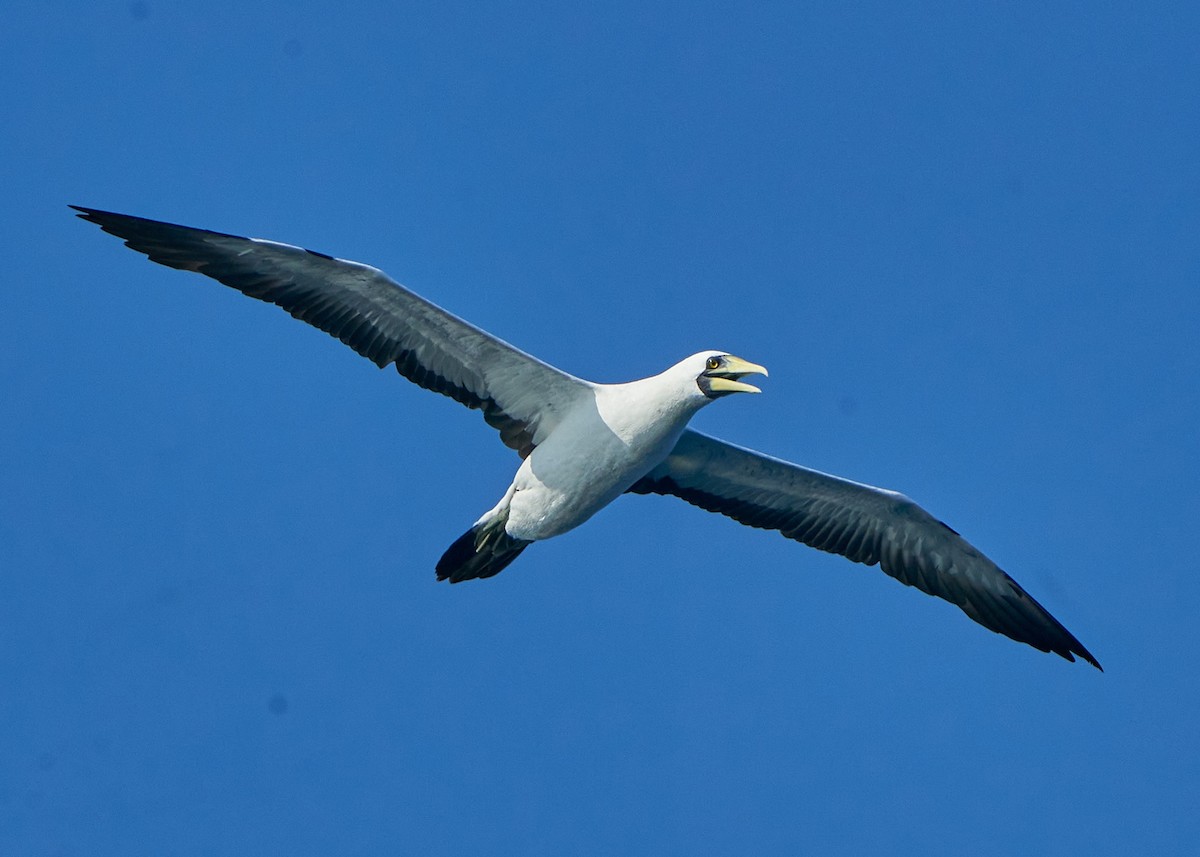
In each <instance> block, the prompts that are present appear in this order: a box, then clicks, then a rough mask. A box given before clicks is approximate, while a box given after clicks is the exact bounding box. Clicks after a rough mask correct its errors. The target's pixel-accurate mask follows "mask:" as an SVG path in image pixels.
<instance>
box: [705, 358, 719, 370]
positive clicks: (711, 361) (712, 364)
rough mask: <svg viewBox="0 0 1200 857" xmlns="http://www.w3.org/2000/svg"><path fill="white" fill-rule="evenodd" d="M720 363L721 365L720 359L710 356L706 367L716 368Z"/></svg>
mask: <svg viewBox="0 0 1200 857" xmlns="http://www.w3.org/2000/svg"><path fill="white" fill-rule="evenodd" d="M720 365H721V361H720V360H718V359H717V358H716V357H710V358H708V368H709V369H716V368H718V367H719V366H720Z"/></svg>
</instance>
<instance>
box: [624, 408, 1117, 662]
mask: <svg viewBox="0 0 1200 857" xmlns="http://www.w3.org/2000/svg"><path fill="white" fill-rule="evenodd" d="M629 490H630V491H632V492H634V493H637V494H673V495H675V496H676V497H681V498H683V499H684V500H687V501H688V502H689V503H692V504H694V505H696V506H699V507H700V508H702V509H707V510H708V511H710V512H719V513H721V514H722V515H727V516H729V517H730V518H733V519H734V520H736V521H739V522H740V523H743V524H746V525H748V526H751V527H762V528H764V529H770V530H778V531H779V532H780V533H782V534H783V535H785V536H787V537H788V538H789V539H794V540H796V541H798V542H803V543H804V544H806V545H810V546H812V547H815V548H819V549H820V550H823V551H829V552H830V553H837V554H841V555H842V556H845V557H847V558H849V559H851V560H853V561H855V562H861V563H864V564H865V565H874V564H875V563H879V566H880V568H882V569H883V570H884V571H885V572H887V573H888V574H890V575H891V576H892V577H894V578H896V579H897V580H899V581H900V582H901V583H904V584H907V585H909V586H915V587H917V588H918V589H920V590H921V591H922V592H927V593H929V594H930V595H936V596H937V597H939V598H944V599H945V600H946V601H949V602H951V603H952V604H956V605H958V606H959V607H960V608H961V609H962V611H963V612H964V613H966V614H967V615H968V616H970V617H971V618H972V619H974V620H975V621H976V622H978V623H979V624H981V625H983V626H984V627H985V628H989V629H991V630H992V631H995V632H997V633H1000V634H1004V635H1005V636H1007V637H1011V638H1012V639H1014V640H1017V641H1018V642H1021V643H1028V644H1029V645H1031V646H1033V647H1034V648H1036V649H1040V650H1041V651H1043V652H1054V653H1055V654H1058V655H1061V656H1062V657H1064V658H1066V659H1067V660H1069V661H1073V660H1075V658H1074V655H1079V656H1080V657H1081V658H1083V659H1084V660H1086V661H1087V662H1088V663H1090V664H1092V665H1093V666H1095V667H1097V668H1099V667H1100V664H1099V663H1098V662H1097V661H1096V659H1095V658H1094V657H1092V654H1091V652H1089V651H1088V650H1087V649H1085V648H1084V647H1083V644H1082V643H1080V642H1079V641H1078V640H1077V639H1075V637H1074V636H1073V635H1072V634H1071V632H1070V631H1068V630H1067V629H1066V628H1064V627H1063V626H1062V625H1061V624H1060V623H1059V621H1058V620H1057V619H1055V618H1054V617H1053V616H1051V615H1050V613H1049V612H1047V610H1046V609H1045V608H1044V607H1042V605H1040V604H1038V603H1037V601H1035V600H1034V599H1033V597H1032V596H1030V595H1029V594H1028V593H1027V592H1026V591H1025V590H1024V589H1022V588H1021V587H1020V586H1019V585H1018V584H1017V582H1016V581H1015V580H1013V579H1012V578H1011V577H1009V576H1008V575H1007V574H1005V573H1004V572H1003V571H1001V570H1000V569H999V568H998V567H997V566H996V564H995V563H994V562H992V561H991V560H990V559H988V558H987V557H986V556H984V555H983V554H982V553H980V552H979V551H978V550H977V549H976V548H975V547H973V546H972V545H971V544H969V543H968V542H967V541H966V539H964V538H962V536H960V535H959V534H958V533H956V532H955V531H954V530H952V529H950V527H948V526H946V525H945V524H943V523H942V522H941V521H939V520H938V519H936V518H934V517H933V516H932V515H930V514H929V513H928V512H926V511H925V510H924V509H922V508H921V507H920V506H918V505H917V504H916V503H914V502H913V501H912V500H910V499H908V498H907V497H905V496H904V495H903V494H898V493H896V492H895V491H886V490H884V489H882V488H873V487H871V486H870V485H862V484H860V483H857V482H851V481H850V480H848V479H841V478H839V477H837V476H830V475H828V474H825V473H820V472H818V471H816V470H809V469H808V468H806V467H801V466H799V465H797V464H792V463H790V462H787V461H782V460H780V459H778V458H771V457H770V456H767V455H763V454H762V453H759V452H755V451H753V450H750V449H744V448H742V447H739V446H734V445H733V444H730V443H726V442H725V441H722V440H718V439H716V438H714V437H709V436H708V435H704V434H701V433H700V432H697V431H693V430H691V429H689V430H687V431H685V432H684V434H683V436H682V437H681V438H680V439H679V442H678V443H677V444H676V446H675V449H674V450H673V451H672V452H671V454H670V455H669V456H667V458H666V460H665V461H663V462H662V463H661V464H660V465H658V467H656V468H655V469H654V470H652V471H650V473H649V474H647V475H646V476H645V477H643V478H642V479H641V480H640V481H639V482H637V483H635V484H634V485H633V487H632V488H630V489H629Z"/></svg>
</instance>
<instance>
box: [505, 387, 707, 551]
mask: <svg viewBox="0 0 1200 857" xmlns="http://www.w3.org/2000/svg"><path fill="white" fill-rule="evenodd" d="M602 407H603V402H601V403H600V408H602ZM661 416H662V415H661V414H659V415H658V417H659V419H655V420H653V421H648V422H647V424H646V425H642V426H639V425H622V424H620V423H617V424H616V426H615V427H614V426H612V425H610V423H609V422H605V421H604V420H603V419H602V418H601V415H600V410H598V409H597V408H596V407H593V408H590V409H588V410H587V411H585V412H581V413H580V414H578V415H573V419H571V420H570V421H568V422H566V423H564V424H563V425H561V426H559V428H558V429H556V430H555V432H554V433H553V434H552V435H551V436H550V437H548V438H547V439H546V440H545V441H544V442H543V443H542V444H541V445H539V446H538V447H537V449H535V450H534V451H533V452H532V453H530V455H529V457H528V458H526V459H525V461H524V462H523V463H522V464H521V468H520V469H519V470H518V471H517V475H516V478H515V479H514V480H513V484H512V489H513V495H512V499H511V501H510V505H509V515H508V522H507V524H506V525H505V530H507V531H508V533H509V535H511V536H514V537H516V538H519V539H529V540H535V539H548V538H551V537H552V536H557V535H560V534H562V533H565V532H567V530H570V529H573V528H575V527H577V526H579V525H580V524H582V523H583V522H584V521H586V520H587V519H588V518H590V517H591V516H592V515H594V514H596V512H598V511H600V510H601V509H603V508H604V507H605V506H607V505H608V504H609V503H611V502H612V501H613V500H615V499H616V498H617V497H619V496H621V494H623V493H624V492H625V490H626V489H627V488H629V486H630V485H632V484H633V483H634V482H636V481H637V480H638V479H640V478H641V477H643V476H645V475H646V474H647V473H648V472H649V471H650V470H651V469H653V468H654V466H655V465H657V464H658V463H659V462H660V461H662V460H663V459H664V458H666V456H667V454H668V453H669V452H670V451H671V450H672V449H673V448H674V446H675V442H676V441H677V440H679V436H680V434H682V433H683V429H684V427H685V426H686V425H687V420H688V418H689V417H690V416H691V414H690V413H686V414H685V413H680V414H679V415H678V416H677V417H676V418H675V419H667V420H663V419H661ZM673 416H674V415H673ZM610 422H613V421H611V420H610Z"/></svg>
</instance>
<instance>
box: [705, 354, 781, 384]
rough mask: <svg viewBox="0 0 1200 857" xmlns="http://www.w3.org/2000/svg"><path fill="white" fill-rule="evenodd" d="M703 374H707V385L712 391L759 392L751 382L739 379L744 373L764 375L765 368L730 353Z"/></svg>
mask: <svg viewBox="0 0 1200 857" xmlns="http://www.w3.org/2000/svg"><path fill="white" fill-rule="evenodd" d="M704 374H705V375H707V376H708V378H709V382H708V385H709V387H710V388H711V389H712V390H713V392H717V393H761V392H762V390H760V389H758V387H755V386H754V385H753V384H747V383H745V382H743V381H742V380H741V379H742V377H744V376H746V375H762V376H764V377H766V375H767V370H766V367H764V366H759V365H758V364H757V363H751V362H750V361H748V360H743V359H742V358H740V357H734V356H733V355H732V354H730V355H728V356H727V357H726V358H725V360H724V361H723V362H722V363H721V365H720V366H719V367H717V368H716V369H710V370H709V371H707V372H705V373H704Z"/></svg>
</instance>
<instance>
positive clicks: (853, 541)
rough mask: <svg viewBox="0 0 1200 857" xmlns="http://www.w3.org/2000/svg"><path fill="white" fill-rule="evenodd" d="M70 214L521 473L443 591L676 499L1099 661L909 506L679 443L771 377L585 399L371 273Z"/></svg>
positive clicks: (446, 558)
mask: <svg viewBox="0 0 1200 857" xmlns="http://www.w3.org/2000/svg"><path fill="white" fill-rule="evenodd" d="M71 207H72V208H74V209H75V210H76V211H77V212H79V215H78V216H79V217H82V218H83V219H84V220H88V221H91V222H92V223H95V224H96V225H98V226H99V227H100V228H101V229H103V230H104V231H105V232H108V233H110V234H112V235H115V236H117V237H118V238H122V239H124V241H125V244H126V246H128V247H130V248H132V249H133V250H136V251H138V252H139V253H144V254H145V255H146V256H147V257H149V258H150V260H151V261H153V262H158V263H159V264H161V265H166V266H168V267H171V268H179V269H181V270H185V271H195V272H197V273H200V274H204V275H205V276H208V277H212V278H213V279H215V280H217V281H219V282H221V283H224V284H225V285H227V286H231V287H232V288H235V289H237V290H238V291H240V292H242V293H243V294H245V295H248V296H249V297H252V298H257V299H259V300H262V301H267V302H269V303H273V304H276V305H277V306H279V307H282V308H283V309H285V310H287V311H288V312H289V313H291V314H292V315H293V316H295V317H296V318H298V319H300V320H301V321H306V322H308V323H309V324H311V325H313V326H314V327H317V328H320V329H321V330H323V331H325V332H326V333H328V334H330V335H331V336H335V337H337V338H338V339H340V340H341V341H342V342H344V343H345V344H346V345H348V346H350V347H351V348H353V349H354V350H355V351H357V352H358V353H359V354H361V355H362V356H364V357H366V358H367V359H369V360H371V361H373V362H374V363H375V364H376V365H378V366H380V367H381V368H382V367H386V366H388V365H395V367H396V370H397V371H398V372H399V373H400V374H401V375H403V376H404V377H405V378H408V379H409V380H410V381H412V382H414V383H415V384H418V385H419V386H421V387H424V388H425V389H427V390H433V391H434V392H436V393H442V394H444V395H446V396H449V397H450V398H452V399H454V400H456V401H458V402H461V403H462V404H464V405H466V406H467V407H469V408H475V409H478V410H480V411H482V412H483V417H484V419H485V420H486V421H487V422H488V424H489V425H491V426H492V427H493V428H495V429H496V430H497V431H499V432H500V439H501V440H502V441H503V442H504V443H505V444H506V445H508V446H509V447H511V448H512V449H514V450H516V452H517V454H518V455H519V456H520V457H521V465H520V466H519V467H518V468H517V473H516V476H515V477H514V478H513V481H512V484H511V485H510V486H509V487H508V490H507V491H505V492H504V496H503V497H501V498H500V501H499V502H498V503H496V505H495V506H494V507H492V508H491V509H490V510H488V511H487V512H486V513H484V515H483V516H482V517H481V518H479V520H478V521H476V522H475V523H474V524H473V525H472V526H471V528H470V529H469V530H467V532H465V533H463V535H462V536H461V537H459V538H458V539H457V540H456V541H455V542H454V543H453V544H451V545H450V547H449V548H448V549H447V550H446V552H445V554H444V555H443V556H442V558H441V560H439V561H438V563H437V577H438V579H439V580H449V581H450V582H451V583H458V582H460V581H464V580H471V579H474V578H483V577H490V576H492V575H494V574H497V573H498V572H500V571H502V570H503V569H504V568H506V567H507V566H508V564H509V563H511V562H512V561H513V560H514V559H516V558H517V556H518V555H519V554H520V553H521V552H522V551H523V550H525V548H527V547H528V546H529V545H530V544H531V543H533V542H535V541H539V540H541V539H548V538H552V537H554V536H557V535H560V534H562V533H565V532H567V531H568V530H571V529H573V528H575V527H577V526H579V525H580V524H582V523H583V522H584V521H586V520H587V519H588V518H590V517H591V516H592V515H594V514H595V513H596V512H598V511H599V510H600V509H602V508H604V507H605V506H607V505H608V504H609V503H611V502H612V501H613V500H615V499H617V497H619V496H620V495H622V494H624V493H630V492H632V493H635V494H664V495H674V496H676V497H679V498H681V499H683V500H686V501H687V502H689V503H692V504H694V505H696V506H699V507H700V508H702V509H707V510H708V511H710V512H719V513H720V514H722V515H726V516H728V517H730V518H733V519H734V520H735V521H738V522H740V523H743V524H746V525H747V526H751V527H759V528H763V529H769V530H777V531H779V532H780V533H782V534H783V535H784V536H786V537H787V538H789V539H794V540H796V541H798V542H803V543H804V544H806V545H810V546H811V547H814V548H818V549H820V550H823V551H829V552H831V553H837V554H841V555H842V556H845V557H846V558H848V559H850V560H853V561H854V562H860V563H863V564H865V565H875V564H876V563H878V564H879V567H880V568H882V569H883V571H885V572H886V573H887V574H889V575H891V576H892V577H894V578H896V579H897V580H899V581H900V582H901V583H904V584H907V585H909V586H915V587H917V588H918V589H920V590H921V591H922V592H926V593H928V594H930V595H936V596H937V597H939V598H943V599H945V600H946V601H949V602H950V603H952V604H956V605H958V607H959V608H961V609H962V611H963V612H964V613H966V614H967V615H968V616H970V617H971V618H972V619H974V620H975V621H976V622H978V623H979V624H980V625H983V626H984V627H985V628H988V629H990V630H992V631H995V632H997V633H1000V634H1004V635H1005V636H1008V637H1011V638H1012V639H1014V640H1017V641H1018V642H1021V643H1028V644H1029V645H1030V646H1033V647H1034V648H1035V649H1039V650H1041V651H1043V652H1053V653H1054V654H1057V655H1061V656H1062V657H1064V658H1066V659H1067V660H1069V661H1073V660H1075V656H1076V655H1078V656H1079V657H1081V658H1083V659H1084V660H1085V661H1087V662H1088V663H1090V664H1092V665H1093V666H1095V667H1096V668H1097V669H1100V663H1099V662H1098V661H1097V660H1096V659H1095V658H1094V657H1093V656H1092V654H1091V652H1089V651H1088V650H1087V649H1086V648H1084V646H1083V644H1082V643H1080V642H1079V640H1077V639H1076V638H1075V637H1074V635H1072V634H1071V632H1070V631H1068V630H1067V629H1066V628H1064V627H1063V625H1062V624H1061V623H1060V622H1059V621H1058V620H1057V619H1055V618H1054V617H1053V616H1051V615H1050V613H1049V612H1048V611H1047V610H1046V609H1045V608H1044V607H1042V605H1040V604H1038V602H1037V601H1035V600H1034V599H1033V598H1032V597H1031V596H1030V595H1029V594H1028V593H1027V592H1026V591H1025V590H1024V589H1022V588H1021V587H1020V586H1019V585H1018V584H1017V582H1016V581H1015V580H1013V579H1012V578H1011V577H1009V576H1008V575H1007V574H1005V573H1004V572H1003V571H1002V570H1001V569H1000V568H998V567H997V566H996V564H995V563H993V562H992V561H991V560H990V559H988V558H987V557H986V556H984V555H983V554H982V553H980V552H979V551H978V550H977V549H976V548H974V547H973V546H972V545H970V544H969V543H968V542H967V541H966V540H965V539H964V538H962V536H960V535H959V534H958V533H957V532H955V531H954V530H952V529H951V528H950V527H948V526H946V525H945V524H943V523H942V522H941V521H939V520H938V519H937V518H934V517H933V516H932V515H930V514H929V513H928V512H926V511H925V510H924V509H922V508H921V507H920V506H918V505H917V504H916V503H914V502H913V501H912V500H910V499H908V498H907V497H905V496H904V495H903V494H898V493H896V492H895V491H887V490H884V489H882V488H873V487H871V486H869V485H863V484H860V483H857V482H851V481H850V480H848V479H842V478H840V477H837V476H830V475H828V474H825V473H820V472H818V471H815V470H810V469H808V468H806V467H801V466H800V465H797V464H792V463H790V462H787V461H783V460H780V459H778V458H772V457H771V456H768V455H764V454H762V453H760V452H755V451H754V450H751V449H745V448H743V447H740V446H735V445H734V444H731V443H727V442H726V441H723V440H719V439H717V438H715V437H710V436H709V435H706V434H702V433H700V432H698V431H695V430H694V429H690V428H688V421H689V420H691V418H692V417H693V416H694V415H695V414H696V413H697V412H698V411H699V410H700V409H701V408H703V407H705V406H706V405H709V404H711V403H713V402H715V401H716V400H718V399H723V398H725V397H726V396H730V395H733V394H735V393H757V392H759V389H758V388H757V387H755V386H753V385H751V384H749V383H747V382H746V381H745V380H744V379H745V378H746V377H747V376H750V375H766V374H767V370H766V369H764V368H763V367H761V366H758V365H756V364H754V363H750V362H748V361H746V360H743V359H742V358H740V357H735V356H734V355H732V354H727V353H725V352H723V351H702V352H700V353H698V354H693V355H692V356H691V357H687V358H685V359H683V360H681V361H680V362H679V363H676V364H675V365H674V366H672V367H670V368H669V369H667V370H666V371H665V372H661V373H659V374H658V375H653V376H651V377H649V378H643V379H642V380H640V381H631V382H629V383H626V384H597V383H593V382H591V381H585V380H583V379H582V378H576V377H575V376H573V375H569V374H567V373H566V372H563V371H562V370H561V369H557V368H555V367H553V366H550V365H549V364H547V363H543V362H542V361H541V360H538V359H537V358H536V357H532V356H530V355H528V354H526V353H524V352H523V351H520V350H519V349H517V348H514V347H513V346H511V345H509V344H508V343H506V342H503V341H502V340H500V339H497V338H496V337H494V336H492V335H491V334H489V333H487V332H486V331H484V330H480V329H479V328H478V327H475V326H474V325H472V324H469V323H468V322H466V321H463V320H462V319H460V318H458V317H456V316H454V315H452V314H450V313H449V312H447V311H446V310H444V309H442V308H441V307H438V306H436V305H434V304H433V303H431V302H429V301H427V300H425V299H424V298H422V297H420V296H419V295H416V294H414V293H413V292H411V291H409V290H408V289H406V288H404V287H403V286H401V285H400V284H399V283H396V282H395V281H393V280H392V279H390V278H389V277H388V276H387V275H386V274H384V273H383V272H382V271H380V270H378V269H376V268H372V267H370V266H369V265H363V264H360V263H358V262H350V261H347V260H345V259H335V258H334V257H332V256H327V255H325V254H323V253H317V252H314V251H312V250H304V249H302V248H299V247H294V246H291V245H289V244H280V243H277V242H275V241H266V240H263V239H258V238H241V237H238V236H236V235H227V234H225V233H221V232H210V231H208V230H204V229H193V228H190V227H187V226H178V225H175V224H171V223H162V222H159V221H155V220H146V219H144V218H141V217H132V216H129V215H125V214H115V213H113V212H108V211H99V210H97V209H92V208H81V207H79V206H71Z"/></svg>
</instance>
